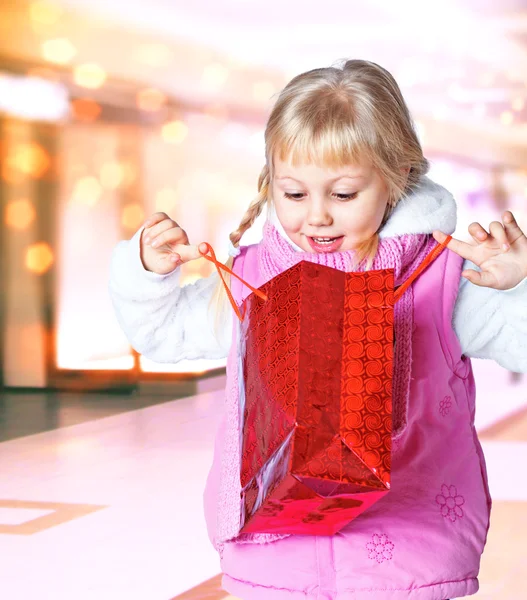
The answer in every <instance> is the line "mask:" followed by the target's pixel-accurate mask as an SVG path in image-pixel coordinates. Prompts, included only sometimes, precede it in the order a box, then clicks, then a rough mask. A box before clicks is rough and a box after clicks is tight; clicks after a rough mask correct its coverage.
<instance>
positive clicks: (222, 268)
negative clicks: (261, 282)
mask: <svg viewBox="0 0 527 600" xmlns="http://www.w3.org/2000/svg"><path fill="white" fill-rule="evenodd" d="M451 239H452V236H451V235H449V236H447V238H446V239H445V241H444V242H443V243H442V244H438V245H437V246H436V247H435V248H434V249H433V250H432V251H431V252H430V253H429V254H428V255H427V256H426V258H425V259H424V260H423V262H422V263H421V264H420V265H419V267H418V268H417V269H416V270H415V271H414V272H413V273H412V274H411V275H410V277H408V279H407V280H406V281H405V282H404V283H403V284H402V285H400V286H399V287H398V288H397V289H396V290H395V292H394V295H393V298H394V303H395V302H397V300H399V298H400V297H401V296H402V295H403V294H404V292H406V290H407V289H408V288H409V287H410V285H412V283H413V282H414V281H415V279H417V277H419V275H420V274H421V273H422V272H423V271H424V270H425V269H426V267H428V265H429V264H430V263H431V262H432V261H433V260H435V259H436V258H437V257H438V256H439V255H440V254H441V252H443V250H444V249H445V248H446V247H447V246H448V244H449V242H450V240H451ZM203 244H204V245H205V246H206V247H207V250H206V251H205V252H202V251H201V250H199V248H198V250H199V253H200V254H201V256H203V258H206V259H207V260H208V261H210V262H211V263H213V264H214V265H215V267H216V269H217V271H218V274H219V276H220V277H221V280H222V282H223V287H224V288H225V291H226V292H227V296H228V298H229V300H230V303H231V306H232V308H233V310H234V312H235V313H236V315H237V317H238V319H240V321H243V317H244V316H245V306H244V307H243V312H241V311H240V309H239V308H238V305H237V304H236V301H235V300H234V297H233V295H232V292H231V290H230V288H229V286H228V284H227V282H226V281H225V277H224V275H223V273H222V271H225V272H227V273H230V274H231V275H233V276H234V277H236V279H238V280H239V281H241V282H242V283H243V285H245V286H246V287H248V288H249V289H250V290H251V291H252V292H254V293H255V294H256V295H257V296H258V297H259V298H261V299H262V300H264V301H265V300H267V295H266V294H264V293H263V292H262V291H261V290H258V289H256V288H254V287H253V286H252V285H251V284H250V283H248V282H247V281H245V280H244V279H242V278H241V277H240V276H239V275H237V274H236V273H235V272H234V271H232V270H231V269H229V267H227V266H225V265H224V264H223V263H221V262H219V260H218V259H217V258H216V253H215V252H214V249H213V248H212V246H211V245H210V244H208V243H207V242H203ZM209 255H210V256H209Z"/></svg>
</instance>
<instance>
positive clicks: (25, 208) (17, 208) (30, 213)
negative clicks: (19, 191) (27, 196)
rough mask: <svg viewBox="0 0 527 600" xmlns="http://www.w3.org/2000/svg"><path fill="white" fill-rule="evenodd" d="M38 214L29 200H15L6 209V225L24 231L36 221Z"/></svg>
mask: <svg viewBox="0 0 527 600" xmlns="http://www.w3.org/2000/svg"><path fill="white" fill-rule="evenodd" d="M35 216H36V212H35V208H34V207H33V204H31V202H30V201H29V200H14V201H13V202H9V204H8V205H7V206H6V209H5V218H4V221H5V224H6V225H7V226H8V227H11V228H12V229H18V230H20V231H23V230H24V229H27V228H28V227H29V226H30V225H31V223H32V222H33V221H34V220H35Z"/></svg>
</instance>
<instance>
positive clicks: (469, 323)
mask: <svg viewBox="0 0 527 600" xmlns="http://www.w3.org/2000/svg"><path fill="white" fill-rule="evenodd" d="M463 269H474V270H475V271H479V270H480V269H479V267H477V266H476V265H475V264H474V263H472V262H470V261H468V260H466V261H465V262H464V264H463ZM453 327H454V331H455V332H456V335H457V337H458V339H459V341H460V343H461V349H462V352H463V354H465V355H466V356H470V357H472V358H490V359H493V360H494V361H496V362H497V363H498V364H499V365H501V366H502V367H504V368H506V369H508V370H510V371H514V372H516V373H527V278H526V279H524V280H523V281H521V282H520V283H519V284H518V285H517V286H516V287H514V288H512V289H510V290H495V289H492V288H487V287H480V286H477V285H474V284H473V283H471V282H470V281H468V279H465V278H464V277H462V278H461V283H460V287H459V292H458V296H457V300H456V304H455V307H454V315H453Z"/></svg>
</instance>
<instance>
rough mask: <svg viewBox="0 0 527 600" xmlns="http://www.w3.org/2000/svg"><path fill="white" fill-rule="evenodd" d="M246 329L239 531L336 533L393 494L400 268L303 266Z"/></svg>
mask: <svg viewBox="0 0 527 600" xmlns="http://www.w3.org/2000/svg"><path fill="white" fill-rule="evenodd" d="M260 289H261V291H263V292H264V294H266V296H267V297H268V300H267V301H263V300H261V299H260V298H258V297H257V296H255V295H254V294H251V295H250V296H249V297H248V298H247V299H246V301H245V304H246V306H245V318H244V321H243V322H242V324H241V327H242V332H241V339H243V340H244V345H245V348H244V352H243V376H244V386H245V394H244V397H245V405H244V407H243V427H242V453H241V454H242V465H241V485H242V490H243V491H242V496H243V508H242V529H241V532H242V533H249V532H251V533H254V532H266V533H296V534H311V535H314V534H317V535H329V534H333V533H335V532H336V531H338V530H339V529H340V528H342V527H343V526H344V525H345V524H346V523H348V522H349V521H351V520H352V519H353V518H355V517H356V516H358V515H359V514H361V513H362V512H363V511H364V510H365V509H366V508H368V507H369V506H371V504H373V503H374V502H376V501H377V500H379V499H380V498H381V497H382V496H384V495H385V494H386V493H387V492H388V490H389V488H390V448H391V431H392V423H391V414H392V361H393V302H394V300H393V297H394V296H393V270H382V271H369V272H364V273H344V272H342V271H338V270H336V269H332V268H330V267H326V266H323V265H318V264H314V263H310V262H306V261H303V262H300V263H298V264H297V265H295V266H294V267H292V268H290V269H288V270H287V271H285V272H284V273H281V274H280V275H278V276H277V277H275V278H273V279H272V280H271V281H269V282H268V283H266V284H265V285H264V286H262V287H261V288H260Z"/></svg>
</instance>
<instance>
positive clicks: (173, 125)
mask: <svg viewBox="0 0 527 600" xmlns="http://www.w3.org/2000/svg"><path fill="white" fill-rule="evenodd" d="M187 134H188V127H187V126H186V125H185V123H183V121H171V122H170V123H166V124H165V125H163V127H162V128H161V136H162V137H163V139H164V140H165V142H170V143H171V144H181V142H183V140H184V139H185V138H186V137H187Z"/></svg>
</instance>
